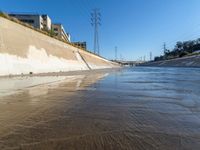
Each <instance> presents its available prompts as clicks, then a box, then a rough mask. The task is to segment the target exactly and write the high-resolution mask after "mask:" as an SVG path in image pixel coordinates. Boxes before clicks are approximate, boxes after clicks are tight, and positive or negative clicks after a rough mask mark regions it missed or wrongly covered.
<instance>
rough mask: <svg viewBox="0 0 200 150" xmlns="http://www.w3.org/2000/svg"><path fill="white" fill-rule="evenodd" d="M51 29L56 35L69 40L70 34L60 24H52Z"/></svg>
mask: <svg viewBox="0 0 200 150" xmlns="http://www.w3.org/2000/svg"><path fill="white" fill-rule="evenodd" d="M52 30H53V32H54V33H55V36H56V37H58V38H60V39H62V40H64V41H67V42H70V41H71V40H70V34H69V33H66V32H65V29H64V27H63V25H62V24H52Z"/></svg>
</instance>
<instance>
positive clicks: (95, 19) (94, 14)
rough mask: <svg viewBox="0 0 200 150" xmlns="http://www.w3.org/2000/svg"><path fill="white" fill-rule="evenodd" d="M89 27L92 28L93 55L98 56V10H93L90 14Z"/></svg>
mask: <svg viewBox="0 0 200 150" xmlns="http://www.w3.org/2000/svg"><path fill="white" fill-rule="evenodd" d="M91 21H92V23H91V25H92V26H93V27H94V53H96V54H98V55H99V33H98V29H99V26H100V25H101V13H100V12H99V9H94V10H93V12H92V13H91Z"/></svg>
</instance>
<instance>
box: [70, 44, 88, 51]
mask: <svg viewBox="0 0 200 150" xmlns="http://www.w3.org/2000/svg"><path fill="white" fill-rule="evenodd" d="M73 44H74V45H76V46H79V47H81V48H82V49H85V50H86V49H87V43H86V42H73Z"/></svg>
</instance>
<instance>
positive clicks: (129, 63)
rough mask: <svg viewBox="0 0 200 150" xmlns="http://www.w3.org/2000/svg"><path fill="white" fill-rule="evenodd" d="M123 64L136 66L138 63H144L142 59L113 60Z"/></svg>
mask: <svg viewBox="0 0 200 150" xmlns="http://www.w3.org/2000/svg"><path fill="white" fill-rule="evenodd" d="M113 61H114V62H117V63H119V64H121V65H123V66H136V65H138V64H142V63H144V61H125V60H113Z"/></svg>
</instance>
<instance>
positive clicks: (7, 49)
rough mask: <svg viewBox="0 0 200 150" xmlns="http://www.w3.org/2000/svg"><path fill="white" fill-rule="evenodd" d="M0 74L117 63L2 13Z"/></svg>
mask: <svg viewBox="0 0 200 150" xmlns="http://www.w3.org/2000/svg"><path fill="white" fill-rule="evenodd" d="M0 64H1V65H0V75H10V74H14V75H15V74H16V75H17V74H29V73H30V72H32V73H34V74H35V73H50V72H67V71H76V70H89V69H103V68H113V67H117V65H116V64H113V63H112V62H110V61H108V60H106V59H104V58H101V57H98V56H96V55H94V54H91V53H88V52H87V51H83V50H81V49H78V48H76V47H73V46H71V45H69V44H66V43H64V42H61V41H59V40H56V39H54V38H51V37H49V36H47V35H45V34H42V33H39V32H37V31H34V30H32V29H29V28H27V27H25V26H23V25H20V24H18V23H15V22H12V21H10V20H7V19H5V18H2V17H0Z"/></svg>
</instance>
